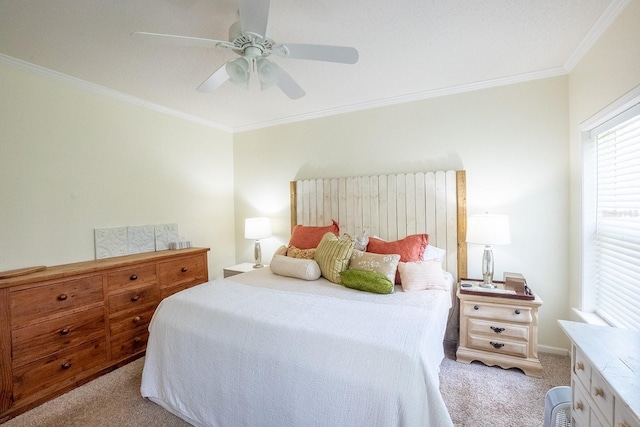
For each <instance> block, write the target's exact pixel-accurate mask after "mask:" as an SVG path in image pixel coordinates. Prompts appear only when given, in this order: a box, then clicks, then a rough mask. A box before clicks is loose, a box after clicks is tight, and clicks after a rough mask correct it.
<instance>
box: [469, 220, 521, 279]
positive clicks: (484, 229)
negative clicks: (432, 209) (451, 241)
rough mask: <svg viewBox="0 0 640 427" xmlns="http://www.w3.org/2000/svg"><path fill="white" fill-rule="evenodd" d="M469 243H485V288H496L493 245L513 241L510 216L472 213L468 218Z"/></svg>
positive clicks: (483, 267)
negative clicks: (510, 231) (510, 230)
mask: <svg viewBox="0 0 640 427" xmlns="http://www.w3.org/2000/svg"><path fill="white" fill-rule="evenodd" d="M467 243H476V244H480V245H484V253H483V254H482V283H481V284H480V286H482V287H483V288H495V287H496V284H495V283H493V251H492V250H491V245H507V244H509V243H511V235H510V234H509V217H508V216H506V215H489V214H484V215H470V216H469V217H468V218H467Z"/></svg>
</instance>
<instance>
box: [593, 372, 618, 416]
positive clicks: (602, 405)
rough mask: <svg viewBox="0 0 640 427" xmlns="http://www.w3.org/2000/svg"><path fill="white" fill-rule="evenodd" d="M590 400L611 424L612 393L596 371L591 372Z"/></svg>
mask: <svg viewBox="0 0 640 427" xmlns="http://www.w3.org/2000/svg"><path fill="white" fill-rule="evenodd" d="M590 394H591V398H592V399H593V402H594V403H595V404H596V406H597V407H598V409H599V410H600V412H602V414H603V415H604V417H605V418H606V421H608V423H609V424H612V423H613V391H612V390H611V387H610V386H609V384H607V382H606V381H605V380H604V378H602V376H601V375H600V374H599V373H598V371H596V370H592V371H591V389H590Z"/></svg>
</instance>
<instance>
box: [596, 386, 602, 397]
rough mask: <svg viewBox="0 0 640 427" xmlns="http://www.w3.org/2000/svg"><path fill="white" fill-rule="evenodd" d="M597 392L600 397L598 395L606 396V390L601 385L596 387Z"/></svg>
mask: <svg viewBox="0 0 640 427" xmlns="http://www.w3.org/2000/svg"><path fill="white" fill-rule="evenodd" d="M595 392H596V397H598V396H599V397H604V390H603V389H601V388H600V387H596V389H595Z"/></svg>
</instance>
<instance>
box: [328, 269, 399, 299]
mask: <svg viewBox="0 0 640 427" xmlns="http://www.w3.org/2000/svg"><path fill="white" fill-rule="evenodd" d="M340 277H341V278H342V284H343V285H344V286H345V287H347V288H351V289H357V290H359V291H365V292H373V293H376V294H390V293H392V292H393V280H389V278H388V277H387V276H385V275H384V274H380V273H376V272H375V271H365V270H352V269H350V268H349V269H347V270H345V271H343V272H342V273H340Z"/></svg>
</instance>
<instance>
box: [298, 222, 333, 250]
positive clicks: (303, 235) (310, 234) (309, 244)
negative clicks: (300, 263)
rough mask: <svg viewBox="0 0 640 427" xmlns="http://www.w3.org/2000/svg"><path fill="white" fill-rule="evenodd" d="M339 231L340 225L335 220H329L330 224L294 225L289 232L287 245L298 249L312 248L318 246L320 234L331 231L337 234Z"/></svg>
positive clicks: (320, 238)
mask: <svg viewBox="0 0 640 427" xmlns="http://www.w3.org/2000/svg"><path fill="white" fill-rule="evenodd" d="M339 232H340V227H339V226H338V223H337V222H336V221H335V220H331V225H327V226H321V227H313V226H308V225H296V226H295V227H293V231H292V232H291V240H289V246H295V247H296V248H298V249H314V248H317V247H318V244H319V243H320V240H322V236H324V235H325V234H326V233H333V234H335V235H336V236H338V235H339V234H338V233H339Z"/></svg>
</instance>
